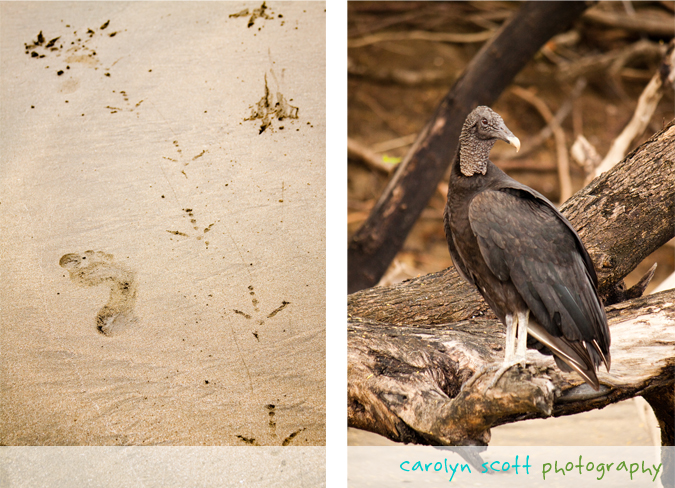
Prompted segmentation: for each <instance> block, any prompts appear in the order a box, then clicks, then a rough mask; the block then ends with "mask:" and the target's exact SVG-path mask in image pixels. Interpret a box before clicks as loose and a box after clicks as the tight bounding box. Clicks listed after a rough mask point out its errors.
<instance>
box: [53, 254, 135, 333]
mask: <svg viewBox="0 0 675 488" xmlns="http://www.w3.org/2000/svg"><path fill="white" fill-rule="evenodd" d="M59 265H60V266H61V267H62V268H64V269H66V270H68V273H69V274H70V279H71V281H73V282H75V283H77V284H78V285H83V286H98V285H102V284H105V285H106V286H109V287H110V298H109V299H108V303H106V304H105V305H104V306H103V308H101V310H99V311H98V314H97V315H96V328H97V329H98V330H99V332H101V333H102V334H104V335H107V336H110V335H113V334H116V333H118V332H120V331H122V330H123V329H124V328H126V326H127V325H129V324H131V323H133V322H135V321H136V317H135V316H134V305H135V304H136V279H135V274H134V273H133V272H132V271H129V270H128V269H126V268H124V267H123V266H121V265H120V264H117V263H115V262H114V259H113V255H112V254H106V253H104V252H101V251H85V252H83V253H70V254H65V255H63V256H62V257H61V259H60V260H59Z"/></svg>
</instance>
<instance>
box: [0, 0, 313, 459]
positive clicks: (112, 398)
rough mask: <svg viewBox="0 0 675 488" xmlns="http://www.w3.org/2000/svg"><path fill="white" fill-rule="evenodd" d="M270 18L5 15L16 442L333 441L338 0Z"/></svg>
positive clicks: (0, 118)
mask: <svg viewBox="0 0 675 488" xmlns="http://www.w3.org/2000/svg"><path fill="white" fill-rule="evenodd" d="M267 7H268V8H266V9H264V10H263V11H262V13H261V12H258V14H259V15H257V16H254V15H253V13H254V11H255V9H259V10H260V8H261V3H252V2H231V3H230V2H204V3H193V2H185V3H181V2H175V3H174V2H171V3H162V2H156V3H155V2H143V3H107V2H100V3H99V2H96V3H76V4H75V3H32V2H29V3H15V2H10V3H3V4H1V5H0V8H1V9H2V16H1V22H2V25H1V30H0V32H1V37H0V47H1V49H2V52H1V54H2V57H1V60H2V66H1V71H0V77H1V78H0V80H1V82H2V85H1V87H2V92H1V93H0V95H1V96H2V100H3V104H2V111H1V113H0V123H1V134H2V149H1V150H2V169H1V172H0V184H1V185H2V187H1V188H2V191H1V192H0V193H1V194H2V198H1V200H0V216H1V217H0V219H1V222H2V228H3V232H2V236H1V237H0V245H1V248H2V251H3V253H2V256H1V258H0V266H1V268H0V269H1V270H2V271H1V272H2V277H3V279H2V280H1V282H0V304H1V308H2V312H1V314H2V329H1V331H0V350H1V356H0V358H1V359H0V376H1V377H2V381H1V382H0V384H1V386H0V388H1V394H0V397H1V400H0V401H1V404H2V408H1V410H0V444H4V445H14V446H16V445H36V446H43V445H210V446H213V445H242V446H244V445H262V446H282V445H288V446H312V445H319V446H320V445H324V444H325V391H326V390H325V115H326V114H325V5H324V4H323V3H319V2H309V3H304V2H302V3H272V2H271V3H269V5H268V6H267ZM245 9H248V10H249V13H248V14H245V15H244V14H242V15H239V16H236V15H235V16H233V15H232V14H238V13H241V12H242V11H243V10H245ZM251 22H252V25H251V26H250V27H249V24H250V23H251ZM41 37H42V40H41V39H40V38H41ZM53 39H56V40H55V41H54V42H53V43H52V44H51V46H48V45H49V43H50V41H52V40H53ZM33 53H36V54H33ZM280 106H281V107H283V110H279V107H280ZM87 251H92V253H91V254H87ZM84 257H88V258H89V261H86V260H83V258H84ZM93 261H96V263H94V262H93ZM106 307H107V308H106Z"/></svg>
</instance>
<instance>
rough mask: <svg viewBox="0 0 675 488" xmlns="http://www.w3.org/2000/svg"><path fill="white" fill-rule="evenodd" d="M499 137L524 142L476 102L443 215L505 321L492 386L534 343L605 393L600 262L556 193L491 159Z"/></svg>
mask: <svg viewBox="0 0 675 488" xmlns="http://www.w3.org/2000/svg"><path fill="white" fill-rule="evenodd" d="M497 140H501V141H505V142H508V143H509V144H513V145H514V146H515V147H516V150H518V149H520V141H519V140H518V138H517V137H515V136H514V135H513V133H511V131H510V130H509V129H508V128H507V127H506V125H505V124H504V121H503V120H502V118H501V117H500V116H499V115H498V114H497V113H495V112H494V111H493V110H491V109H490V108H489V107H477V108H476V109H474V110H473V111H472V112H471V113H470V114H469V116H468V117H467V118H466V122H464V126H463V127H462V132H461V135H460V136H459V149H458V151H457V156H456V157H455V161H454V163H453V165H452V169H451V174H450V185H449V188H448V202H447V205H446V207H445V213H444V219H443V220H444V224H445V235H446V237H447V240H448V247H449V249H450V255H451V256H452V261H453V263H454V265H455V268H457V271H458V272H459V274H460V275H461V276H462V277H463V278H464V279H465V280H467V281H468V282H469V283H471V284H473V285H475V286H476V288H477V289H478V291H479V292H480V294H481V295H482V296H483V298H484V299H485V301H486V302H487V303H488V305H489V306H490V308H492V310H493V311H494V312H495V314H496V315H497V317H499V320H501V321H502V322H503V323H504V324H506V348H505V358H504V363H503V364H502V366H501V367H500V368H499V369H498V371H497V373H496V375H495V377H494V378H493V379H492V381H491V383H490V384H489V385H488V389H489V388H491V387H492V386H494V384H495V383H496V381H497V380H498V379H499V378H500V376H501V375H502V374H503V373H504V372H505V371H506V370H508V369H509V368H510V367H512V366H514V365H515V364H520V365H521V366H524V365H525V352H526V348H527V347H531V348H535V349H538V350H539V351H540V352H541V353H543V354H548V355H550V354H553V356H554V358H555V362H556V364H557V365H558V367H559V368H560V369H561V370H563V371H567V372H570V371H572V370H574V371H576V372H577V373H579V374H580V375H581V377H582V378H583V379H584V380H585V381H586V382H587V383H588V384H589V385H590V386H591V387H593V389H595V390H598V389H599V387H600V383H599V382H598V377H597V375H596V369H597V368H598V367H599V365H600V363H601V362H602V363H604V364H605V367H606V368H607V371H609V367H610V354H609V345H610V336H609V328H608V327H607V317H606V316H605V311H604V309H603V307H602V302H601V301H600V298H599V297H598V292H597V285H598V278H597V275H596V274H595V269H594V268H593V262H592V261H591V258H590V257H589V255H588V252H587V251H586V249H585V248H584V246H583V244H582V243H581V240H580V239H579V235H578V234H577V233H576V231H575V230H574V228H573V227H572V225H571V224H570V223H569V221H568V220H567V219H566V218H565V217H563V216H562V215H561V214H560V212H558V210H557V209H556V208H555V207H554V206H553V204H552V203H551V202H550V201H549V200H547V199H546V198H545V197H544V196H543V195H541V194H540V193H538V192H536V191H535V190H533V189H531V188H529V187H527V186H525V185H523V184H521V183H518V182H517V181H516V180H514V179H512V178H511V177H509V176H507V175H506V173H504V172H503V171H502V170H500V169H499V168H498V167H497V166H495V165H494V164H493V163H492V162H491V161H490V160H489V159H488V156H489V154H490V150H491V149H492V146H493V145H494V144H495V142H496V141H497ZM528 334H529V336H530V337H529V338H528V337H527V336H528ZM516 337H517V338H516ZM483 372H484V370H483V371H482V372H479V373H477V374H476V375H475V376H479V375H480V374H482V373H483Z"/></svg>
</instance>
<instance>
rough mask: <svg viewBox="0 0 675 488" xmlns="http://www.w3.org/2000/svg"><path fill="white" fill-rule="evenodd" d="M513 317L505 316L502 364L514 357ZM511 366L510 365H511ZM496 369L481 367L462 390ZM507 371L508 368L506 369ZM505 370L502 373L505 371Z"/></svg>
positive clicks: (514, 325)
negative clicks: (504, 343)
mask: <svg viewBox="0 0 675 488" xmlns="http://www.w3.org/2000/svg"><path fill="white" fill-rule="evenodd" d="M514 319H515V317H514V316H513V315H511V314H507V315H506V346H505V348H504V363H503V364H506V363H511V361H512V360H513V358H514V356H515V352H516V331H517V324H515V323H514ZM511 365H512V364H511ZM493 369H497V366H495V365H494V364H493V365H487V364H486V365H483V366H481V367H480V368H478V370H477V371H476V372H475V373H474V374H473V376H472V377H471V378H469V380H468V381H467V382H466V383H464V386H462V388H470V387H471V385H473V384H474V383H475V382H476V380H477V379H478V378H480V377H481V376H483V375H484V374H485V373H487V372H488V371H490V370H493ZM506 369H508V368H506ZM506 369H505V370H504V371H506ZM504 371H502V372H501V373H500V374H499V376H497V379H499V377H500V376H501V375H502V374H504ZM495 382H496V380H493V381H492V382H491V383H490V385H489V386H488V387H487V388H486V389H485V391H487V390H489V389H490V388H492V387H493V386H494V384H495Z"/></svg>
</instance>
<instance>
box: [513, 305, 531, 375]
mask: <svg viewBox="0 0 675 488" xmlns="http://www.w3.org/2000/svg"><path fill="white" fill-rule="evenodd" d="M529 316H530V311H529V310H525V312H518V349H517V350H516V359H518V360H520V365H521V366H525V354H527V322H528V318H529Z"/></svg>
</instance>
